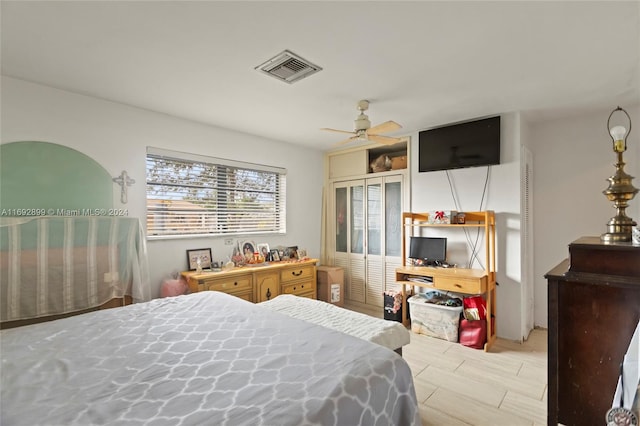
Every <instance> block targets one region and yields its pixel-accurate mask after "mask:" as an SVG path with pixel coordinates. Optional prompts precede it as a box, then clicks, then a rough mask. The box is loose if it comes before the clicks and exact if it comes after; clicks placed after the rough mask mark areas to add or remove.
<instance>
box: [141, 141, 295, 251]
mask: <svg viewBox="0 0 640 426" xmlns="http://www.w3.org/2000/svg"><path fill="white" fill-rule="evenodd" d="M163 163H164V164H169V165H172V166H170V167H175V170H174V171H173V173H171V174H169V173H168V172H164V173H163V172H162V171H160V172H158V173H156V174H155V176H151V174H150V170H151V169H150V167H153V166H154V165H155V166H158V165H162V164H163ZM190 166H193V167H191V168H190ZM180 168H181V170H182V171H183V173H184V176H183V178H180V177H179V176H178V175H177V173H175V171H177V170H179V169H180ZM157 170H158V169H157ZM286 176H287V170H286V169H283V168H280V167H272V166H266V165H262V164H253V163H247V162H242V161H234V160H228V159H223V158H216V157H209V156H204V155H198V154H190V153H185V152H178V151H171V150H166V149H161V148H154V147H147V155H146V200H147V215H146V217H147V227H146V228H147V238H148V239H165V238H194V237H203V236H208V237H212V236H233V235H238V236H239V235H252V234H285V233H286V223H287V220H286V204H287V203H286ZM240 178H241V179H242V182H244V185H243V184H242V183H239V182H238V180H239V179H240Z"/></svg>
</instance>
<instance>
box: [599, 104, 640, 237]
mask: <svg viewBox="0 0 640 426" xmlns="http://www.w3.org/2000/svg"><path fill="white" fill-rule="evenodd" d="M617 111H622V112H623V113H624V114H625V115H626V116H627V119H628V120H629V131H627V129H625V128H624V126H615V127H613V128H611V116H612V115H613V114H614V113H615V112H617ZM607 129H608V130H609V134H610V135H611V139H612V140H613V152H615V153H616V158H617V161H616V164H615V166H616V171H615V173H614V174H613V176H610V177H609V178H608V179H607V180H608V181H609V187H608V188H607V189H605V190H604V191H602V193H603V194H604V195H605V196H606V197H607V198H608V199H609V201H613V206H614V207H615V209H616V213H617V214H616V215H615V216H614V217H612V218H611V219H610V220H609V222H607V232H606V233H605V234H602V235H601V236H600V239H601V240H602V241H605V242H610V243H614V242H624V241H631V229H632V228H633V227H634V226H635V225H636V222H635V221H634V220H633V219H631V218H630V217H628V216H627V214H626V210H627V206H628V204H629V201H631V200H632V199H633V197H634V196H635V195H636V193H637V192H638V189H637V188H635V187H634V186H633V185H632V184H631V181H632V180H633V176H630V175H628V174H627V173H625V171H624V165H625V162H624V160H623V159H622V153H623V152H625V151H626V150H627V137H628V136H629V133H630V132H631V117H629V114H627V111H625V110H624V109H622V108H620V107H617V108H616V109H614V110H613V111H612V112H611V114H610V115H609V119H608V120H607Z"/></svg>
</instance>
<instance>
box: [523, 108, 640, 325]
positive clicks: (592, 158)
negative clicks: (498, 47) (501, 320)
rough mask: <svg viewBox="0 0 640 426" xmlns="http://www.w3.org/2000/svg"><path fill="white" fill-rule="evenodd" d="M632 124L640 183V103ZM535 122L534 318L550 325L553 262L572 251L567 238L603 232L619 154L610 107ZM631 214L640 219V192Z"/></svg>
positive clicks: (634, 169) (633, 162) (631, 168)
mask: <svg viewBox="0 0 640 426" xmlns="http://www.w3.org/2000/svg"><path fill="white" fill-rule="evenodd" d="M621 106H622V107H623V108H625V109H626V110H627V112H628V113H629V115H630V116H631V119H632V120H633V126H634V127H633V128H632V129H631V133H630V135H629V138H628V140H627V145H628V147H627V152H625V154H624V159H625V162H626V163H627V165H626V167H625V171H626V172H627V173H628V174H630V175H631V176H635V177H636V179H635V180H634V181H633V182H632V183H633V185H634V186H635V187H636V188H640V137H639V134H640V130H638V129H639V128H640V108H638V107H637V106H636V107H626V106H625V105H621ZM615 107H616V105H612V107H611V108H610V109H608V110H601V111H598V112H595V113H592V114H587V115H581V116H578V117H573V118H565V119H558V120H554V121H546V122H542V123H534V124H532V125H531V126H530V128H531V139H532V144H531V149H532V151H533V157H534V160H533V161H534V198H535V208H534V212H533V221H534V225H533V226H534V231H535V233H534V239H535V241H534V245H535V250H534V274H535V275H534V276H535V323H536V325H539V326H542V327H546V326H547V282H546V280H545V278H544V274H546V273H547V272H548V271H549V270H550V269H551V268H553V267H554V266H556V265H557V264H558V263H560V261H562V260H563V259H566V258H567V257H568V254H569V252H568V244H570V243H571V242H572V241H574V240H576V239H577V238H580V237H583V236H599V235H601V234H603V233H605V232H606V223H607V222H608V220H609V219H610V218H611V217H612V216H614V215H615V210H614V209H613V203H611V202H610V201H608V200H607V199H606V197H605V196H604V195H603V194H602V191H603V190H604V189H606V188H607V186H608V182H607V181H606V179H607V178H608V177H609V176H611V175H613V173H614V171H615V168H614V164H615V159H616V157H615V154H614V153H613V150H612V148H611V138H610V137H609V135H608V133H607V128H606V126H607V118H608V117H609V114H610V113H611V111H612V110H613V109H614V108H615ZM629 204H630V205H629V208H628V209H627V215H628V216H630V217H632V218H633V219H634V220H635V221H636V222H638V223H640V196H638V195H636V197H635V198H634V199H633V200H632V201H631V202H630V203H629Z"/></svg>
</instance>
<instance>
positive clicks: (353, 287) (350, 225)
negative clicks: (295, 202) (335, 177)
mask: <svg viewBox="0 0 640 426" xmlns="http://www.w3.org/2000/svg"><path fill="white" fill-rule="evenodd" d="M334 188H335V189H334V194H335V198H334V205H335V256H334V260H335V261H334V263H335V265H336V266H340V267H342V268H343V269H344V272H345V274H344V276H345V299H346V300H348V301H353V302H357V303H365V273H364V270H365V268H364V239H365V235H364V230H365V222H364V211H365V206H364V181H363V180H359V181H350V182H341V183H336V184H335V186H334Z"/></svg>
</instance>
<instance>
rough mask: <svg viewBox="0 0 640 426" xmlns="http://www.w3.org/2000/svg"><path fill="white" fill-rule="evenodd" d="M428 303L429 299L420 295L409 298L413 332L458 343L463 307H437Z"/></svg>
mask: <svg viewBox="0 0 640 426" xmlns="http://www.w3.org/2000/svg"><path fill="white" fill-rule="evenodd" d="M427 301H428V299H427V298H426V297H424V296H422V295H420V294H416V295H415V296H412V297H410V298H409V300H408V302H409V305H410V309H409V312H410V313H411V331H413V332H414V333H419V334H424V335H427V336H431V337H437V338H439V339H444V340H448V341H449V342H457V341H458V325H459V324H460V314H461V313H462V309H463V308H462V306H443V305H435V304H433V303H428V302H427Z"/></svg>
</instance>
